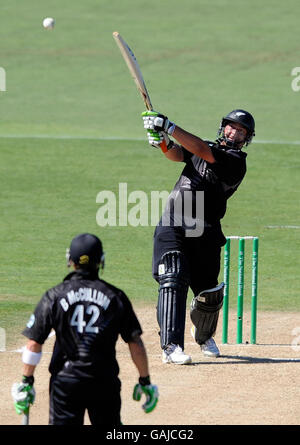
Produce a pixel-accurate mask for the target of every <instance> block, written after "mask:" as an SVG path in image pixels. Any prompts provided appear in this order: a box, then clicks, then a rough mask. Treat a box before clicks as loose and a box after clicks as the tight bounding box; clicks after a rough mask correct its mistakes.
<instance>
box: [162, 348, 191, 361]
mask: <svg viewBox="0 0 300 445" xmlns="http://www.w3.org/2000/svg"><path fill="white" fill-rule="evenodd" d="M162 361H163V363H174V365H188V364H189V363H191V362H192V357H191V356H190V355H187V354H185V353H184V351H183V350H182V348H181V347H180V346H179V345H174V344H173V343H171V344H170V345H168V346H167V347H166V348H165V349H164V350H163V353H162Z"/></svg>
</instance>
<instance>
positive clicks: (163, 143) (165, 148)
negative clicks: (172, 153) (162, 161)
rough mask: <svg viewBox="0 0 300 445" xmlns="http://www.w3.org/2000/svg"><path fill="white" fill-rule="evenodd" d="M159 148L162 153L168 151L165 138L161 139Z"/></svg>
mask: <svg viewBox="0 0 300 445" xmlns="http://www.w3.org/2000/svg"><path fill="white" fill-rule="evenodd" d="M160 148H161V151H162V152H163V153H166V152H167V151H168V147H167V144H166V141H165V140H163V141H162V143H161V144H160Z"/></svg>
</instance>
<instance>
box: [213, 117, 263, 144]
mask: <svg viewBox="0 0 300 445" xmlns="http://www.w3.org/2000/svg"><path fill="white" fill-rule="evenodd" d="M229 122H236V123H237V124H240V125H242V126H243V127H244V128H245V129H246V130H247V136H246V138H245V141H244V144H246V145H249V144H250V142H251V141H252V138H253V137H254V136H255V121H254V118H253V116H252V114H250V113H248V111H245V110H240V109H238V110H233V111H231V112H230V113H228V114H227V116H225V117H223V119H222V120H221V123H220V126H219V130H218V136H221V137H220V139H221V140H225V142H226V144H228V145H231V146H234V145H235V144H234V143H232V142H230V141H227V140H226V139H225V136H224V128H225V127H226V125H227V124H228V123H229Z"/></svg>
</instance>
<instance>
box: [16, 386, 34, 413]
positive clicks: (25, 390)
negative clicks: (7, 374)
mask: <svg viewBox="0 0 300 445" xmlns="http://www.w3.org/2000/svg"><path fill="white" fill-rule="evenodd" d="M11 395H12V398H13V401H14V406H15V409H16V412H17V414H24V413H25V414H26V413H28V411H29V406H30V405H33V402H34V399H35V389H34V387H33V382H32V384H29V383H26V378H25V379H24V377H23V381H22V382H21V383H14V384H13V385H12V388H11Z"/></svg>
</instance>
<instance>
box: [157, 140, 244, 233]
mask: <svg viewBox="0 0 300 445" xmlns="http://www.w3.org/2000/svg"><path fill="white" fill-rule="evenodd" d="M206 143H207V144H208V145H209V146H210V148H211V150H212V153H213V156H214V158H215V161H216V162H215V163H209V162H207V161H205V160H204V159H202V158H200V157H199V156H196V155H194V154H192V153H191V152H189V151H188V150H186V149H185V148H183V147H182V149H183V153H184V159H183V162H184V163H185V164H186V165H185V167H184V169H183V171H182V173H181V175H180V177H179V179H178V181H177V183H176V184H175V186H174V188H173V190H172V192H171V194H170V196H169V199H168V202H167V206H166V208H167V209H168V212H170V209H171V215H172V214H174V204H173V208H172V204H170V202H172V203H174V201H176V200H177V199H178V197H180V199H181V200H182V202H184V201H186V199H185V198H184V197H183V194H185V195H186V196H188V195H187V194H186V192H191V200H192V206H191V209H192V216H193V217H195V216H196V212H195V195H196V193H195V192H197V191H202V192H204V193H203V198H204V226H205V228H206V227H217V226H218V225H219V224H220V220H221V219H222V218H223V217H224V215H225V212H226V205H227V200H228V198H229V197H230V196H232V195H233V193H234V192H235V191H236V190H237V188H238V186H239V185H240V183H241V182H242V179H243V178H244V176H245V174H246V157H247V154H246V153H245V152H243V151H241V150H235V149H232V148H228V147H226V146H223V145H220V144H219V143H218V142H211V141H206ZM166 220H167V219H166ZM172 223H174V219H172V217H171V225H172ZM162 225H164V224H163V223H162V219H161V220H160V223H159V226H162ZM174 225H176V224H174ZM182 227H185V225H184V218H183V219H182Z"/></svg>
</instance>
